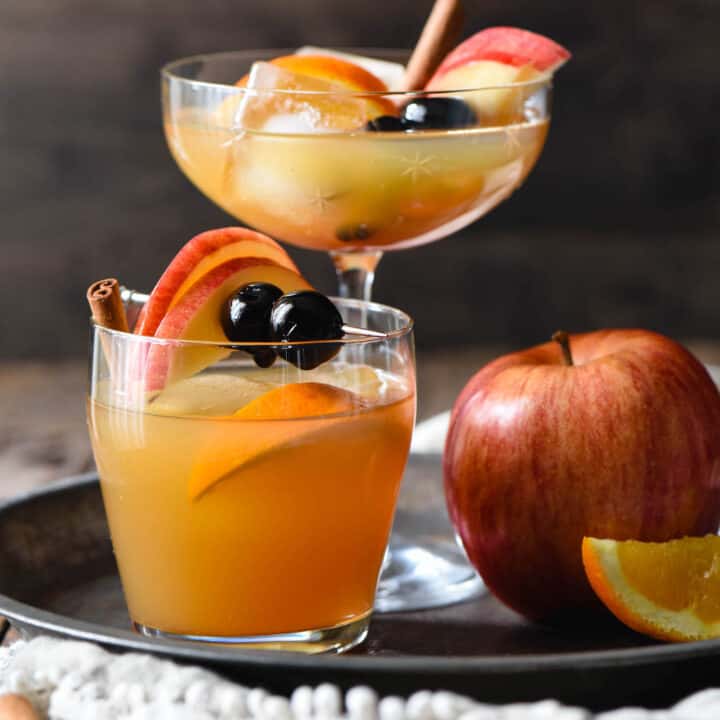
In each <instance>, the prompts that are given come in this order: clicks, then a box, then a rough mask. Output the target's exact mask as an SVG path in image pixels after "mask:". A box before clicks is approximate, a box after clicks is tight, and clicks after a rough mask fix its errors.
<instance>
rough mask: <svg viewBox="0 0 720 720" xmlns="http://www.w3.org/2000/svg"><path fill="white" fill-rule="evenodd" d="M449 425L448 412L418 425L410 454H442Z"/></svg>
mask: <svg viewBox="0 0 720 720" xmlns="http://www.w3.org/2000/svg"><path fill="white" fill-rule="evenodd" d="M449 423H450V411H449V410H446V411H445V412H441V413H438V414H437V415H433V416H432V417H429V418H428V419H427V420H423V421H422V422H420V423H418V424H417V426H416V427H415V432H414V433H413V438H412V444H411V445H410V452H411V453H415V454H418V455H434V454H439V453H442V451H443V447H445V436H446V435H447V431H448V425H449Z"/></svg>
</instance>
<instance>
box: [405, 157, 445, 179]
mask: <svg viewBox="0 0 720 720" xmlns="http://www.w3.org/2000/svg"><path fill="white" fill-rule="evenodd" d="M400 160H401V162H403V163H405V164H406V165H407V167H406V168H405V169H404V170H403V171H402V173H401V174H402V175H407V176H408V177H409V178H410V179H411V180H412V181H413V182H414V183H416V182H417V181H418V180H419V179H420V178H421V177H423V176H429V175H432V174H433V172H434V170H433V167H432V164H433V162H434V161H435V160H436V158H435V156H434V155H423V154H422V153H420V152H416V153H415V155H413V156H412V157H409V158H408V157H402V158H400Z"/></svg>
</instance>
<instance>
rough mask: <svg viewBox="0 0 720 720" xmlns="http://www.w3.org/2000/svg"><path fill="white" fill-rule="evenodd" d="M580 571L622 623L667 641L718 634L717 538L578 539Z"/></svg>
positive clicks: (719, 545) (719, 565)
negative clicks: (582, 568)
mask: <svg viewBox="0 0 720 720" xmlns="http://www.w3.org/2000/svg"><path fill="white" fill-rule="evenodd" d="M582 558H583V564H584V566H585V573H586V574H587V577H588V580H589V581H590V584H591V585H592V587H593V589H594V590H595V592H596V593H597V595H598V597H599V598H600V599H601V600H602V601H603V602H604V603H605V605H606V606H607V607H608V608H609V609H610V611H611V612H612V613H613V614H614V615H615V616H616V617H617V618H618V620H620V621H621V622H623V623H624V624H625V625H627V626H628V627H630V628H632V629H633V630H637V631H638V632H641V633H644V634H645V635H650V636H651V637H654V638H658V639H659V640H669V641H671V642H687V641H691V640H707V639H709V638H716V637H720V537H718V536H717V535H706V536H705V537H686V538H682V539H680V540H669V541H667V542H661V543H651V542H639V541H636V540H625V541H617V540H601V539H598V538H592V537H586V538H583V543H582Z"/></svg>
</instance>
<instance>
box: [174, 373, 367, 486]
mask: <svg viewBox="0 0 720 720" xmlns="http://www.w3.org/2000/svg"><path fill="white" fill-rule="evenodd" d="M365 405H366V403H365V402H364V401H363V400H362V398H360V397H359V396H358V395H356V394H355V393H353V392H350V391H349V390H344V389H343V388H338V387H335V386H333V385H326V384H324V383H291V384H288V385H281V386H279V387H276V388H273V389H272V390H269V391H268V392H266V393H263V394H262V395H260V396H259V397H256V398H255V399H254V400H251V401H250V402H249V403H247V404H246V405H245V406H244V407H242V408H240V409H239V410H238V411H237V412H235V413H234V415H233V416H232V417H231V418H228V419H224V420H222V421H221V422H219V423H218V425H217V431H216V433H215V435H214V436H213V437H212V439H211V441H210V442H209V443H208V446H207V452H204V453H202V454H201V455H199V456H198V458H197V460H196V462H195V465H194V468H193V470H192V472H191V474H190V479H189V482H188V496H189V497H190V499H191V500H197V499H198V498H200V497H201V496H202V495H204V494H205V493H206V492H207V491H208V490H210V489H211V488H212V487H214V486H215V485H216V484H217V483H219V482H221V481H223V480H224V479H225V478H227V477H230V476H231V475H232V476H235V475H236V474H237V473H238V472H239V471H241V470H242V469H243V468H244V467H245V466H247V465H248V464H249V463H250V462H254V461H257V460H260V459H261V458H264V457H267V456H268V455H269V454H270V453H271V452H276V451H278V450H280V449H281V448H283V447H288V446H290V445H291V444H292V445H296V444H298V443H302V442H310V441H311V438H312V437H313V436H316V437H317V439H318V440H322V442H327V443H332V437H333V433H334V432H337V431H339V432H344V431H347V429H348V428H356V427H357V424H356V422H354V423H353V422H352V420H353V414H354V411H358V410H361V409H362V408H363V407H365ZM241 422H246V423H247V428H248V432H247V438H246V442H239V441H238V433H237V425H238V424H239V423H241Z"/></svg>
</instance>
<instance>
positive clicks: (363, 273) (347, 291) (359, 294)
mask: <svg viewBox="0 0 720 720" xmlns="http://www.w3.org/2000/svg"><path fill="white" fill-rule="evenodd" d="M382 255H383V254H382V251H381V250H370V251H367V252H366V251H363V250H361V251H359V252H331V253H330V257H331V258H332V261H333V265H335V272H336V273H337V280H338V295H339V296H340V297H343V298H355V299H357V300H366V301H369V300H370V298H371V296H372V289H373V280H375V268H376V267H377V265H378V263H379V262H380V258H382Z"/></svg>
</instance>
